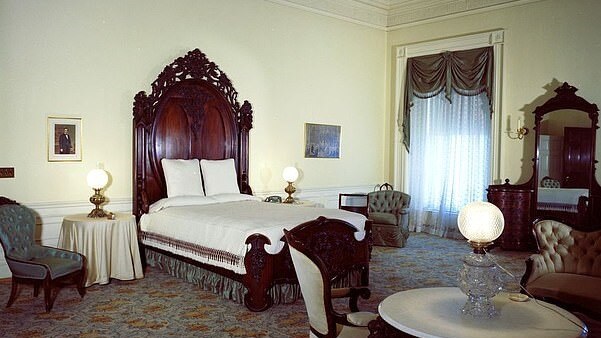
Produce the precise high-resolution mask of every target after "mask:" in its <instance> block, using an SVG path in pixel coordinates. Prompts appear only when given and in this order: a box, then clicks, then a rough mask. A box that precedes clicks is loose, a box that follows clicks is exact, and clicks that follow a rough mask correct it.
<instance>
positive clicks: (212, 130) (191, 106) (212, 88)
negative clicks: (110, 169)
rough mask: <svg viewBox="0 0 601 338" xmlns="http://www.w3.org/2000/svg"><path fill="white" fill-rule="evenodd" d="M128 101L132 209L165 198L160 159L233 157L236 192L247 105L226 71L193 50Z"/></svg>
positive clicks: (243, 179) (244, 153)
mask: <svg viewBox="0 0 601 338" xmlns="http://www.w3.org/2000/svg"><path fill="white" fill-rule="evenodd" d="M151 87H152V92H151V93H150V94H147V93H146V92H144V91H140V92H139V93H138V94H136V96H135V98H134V104H133V129H134V140H133V141H134V142H133V143H134V149H133V152H134V163H133V166H134V168H133V169H134V175H133V178H134V180H135V182H134V184H133V190H134V191H133V195H134V201H133V213H134V214H135V215H136V216H137V217H139V216H141V215H142V214H143V213H146V212H148V207H149V205H150V204H152V203H154V202H155V201H157V200H159V199H160V198H163V197H166V186H165V181H164V177H163V169H162V167H161V164H160V161H161V159H162V158H199V159H201V158H206V159H223V158H234V160H235V163H236V169H237V172H238V185H239V187H240V191H241V192H242V193H247V194H252V190H251V189H250V186H249V184H248V147H249V142H248V134H249V131H250V129H251V128H252V107H251V104H250V103H249V102H248V101H244V103H243V104H242V106H240V104H239V103H238V100H237V98H238V92H237V91H236V90H235V89H234V87H233V86H232V83H231V81H230V79H229V78H228V77H227V75H226V74H225V73H224V72H223V71H222V70H221V69H219V67H218V66H217V65H216V64H215V63H214V62H211V61H210V60H209V59H208V58H207V57H206V55H205V54H204V53H202V52H201V51H200V50H199V49H194V50H192V51H190V52H188V53H187V54H186V55H185V56H182V57H178V58H177V59H175V60H174V61H173V62H172V63H171V64H169V65H167V66H166V67H165V68H164V69H163V71H162V72H161V73H160V74H159V75H158V77H157V79H156V80H155V81H154V82H153V83H152V85H151Z"/></svg>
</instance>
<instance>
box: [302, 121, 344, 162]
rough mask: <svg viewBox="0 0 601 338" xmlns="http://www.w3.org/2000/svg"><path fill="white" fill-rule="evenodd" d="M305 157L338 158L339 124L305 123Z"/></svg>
mask: <svg viewBox="0 0 601 338" xmlns="http://www.w3.org/2000/svg"><path fill="white" fill-rule="evenodd" d="M305 158H340V126H334V125H329V124H315V123H305Z"/></svg>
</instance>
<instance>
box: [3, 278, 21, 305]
mask: <svg viewBox="0 0 601 338" xmlns="http://www.w3.org/2000/svg"><path fill="white" fill-rule="evenodd" d="M18 290H19V288H18V283H17V281H16V280H15V278H14V277H13V278H12V286H11V289H10V297H8V303H7V304H6V307H10V306H11V305H13V303H14V302H15V299H17V292H18Z"/></svg>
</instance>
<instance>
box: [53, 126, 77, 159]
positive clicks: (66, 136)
mask: <svg viewBox="0 0 601 338" xmlns="http://www.w3.org/2000/svg"><path fill="white" fill-rule="evenodd" d="M47 132H48V161H50V162H61V161H81V118H76V117H54V116H49V117H48V127H47Z"/></svg>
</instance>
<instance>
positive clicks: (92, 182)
mask: <svg viewBox="0 0 601 338" xmlns="http://www.w3.org/2000/svg"><path fill="white" fill-rule="evenodd" d="M87 181H88V186H90V188H92V189H94V195H92V197H90V202H92V204H94V205H95V206H96V208H94V210H92V211H91V212H90V213H89V214H88V217H91V218H98V217H106V216H107V214H106V213H105V212H104V210H102V208H101V207H100V205H101V204H102V203H104V201H105V198H104V196H103V195H102V194H101V193H100V191H101V190H102V188H104V187H105V186H106V184H107V183H108V181H109V176H108V175H107V173H106V171H104V170H103V169H94V170H92V171H90V172H89V173H88V177H87Z"/></svg>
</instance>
